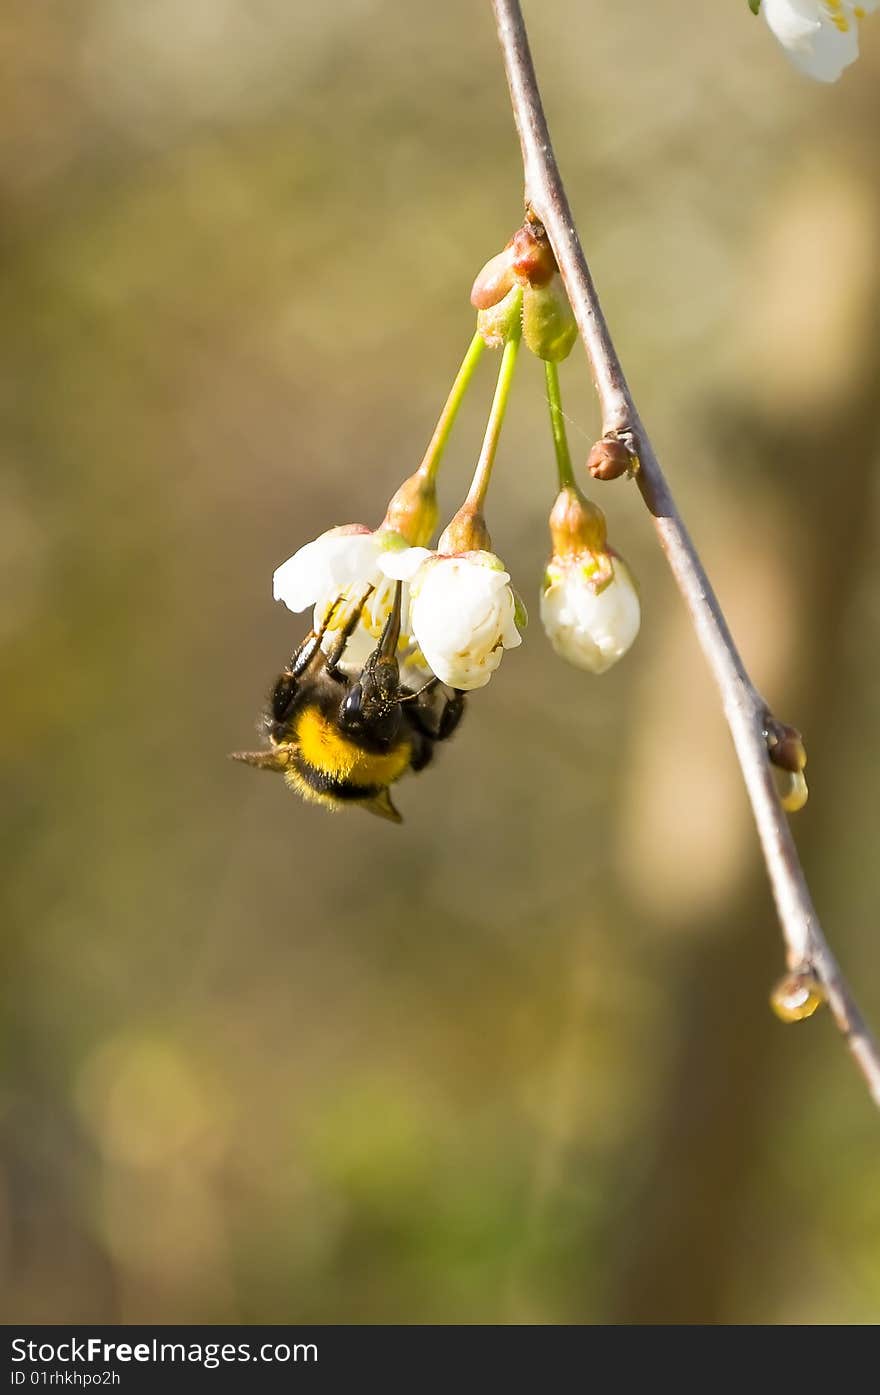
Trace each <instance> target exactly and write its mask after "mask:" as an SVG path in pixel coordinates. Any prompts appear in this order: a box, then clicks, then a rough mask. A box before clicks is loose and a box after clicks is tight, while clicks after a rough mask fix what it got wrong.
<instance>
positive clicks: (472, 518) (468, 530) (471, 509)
mask: <svg viewBox="0 0 880 1395" xmlns="http://www.w3.org/2000/svg"><path fill="white" fill-rule="evenodd" d="M437 551H438V552H444V553H456V552H491V551H492V539H491V537H490V536H489V529H488V528H487V526H486V520H485V518H484V517H483V514H482V511H481V510H480V509H478V508H477V507H476V505H475V504H471V503H469V502H468V501H467V500H465V502H464V503H463V504H462V506H461V508H460V509H459V510H458V513H456V514H455V515H454V516H453V517H452V518H451V519H450V521H449V523H448V524H447V525H446V527H445V528H444V530H443V532H442V533H441V534H440V541H439V542H438V544H437Z"/></svg>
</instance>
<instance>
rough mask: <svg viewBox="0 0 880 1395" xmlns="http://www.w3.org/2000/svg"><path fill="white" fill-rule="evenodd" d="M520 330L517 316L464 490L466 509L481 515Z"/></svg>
mask: <svg viewBox="0 0 880 1395" xmlns="http://www.w3.org/2000/svg"><path fill="white" fill-rule="evenodd" d="M521 337H522V329H521V326H520V322H519V316H517V317H516V321H515V323H514V327H513V328H512V329H511V332H510V337H509V338H508V340H507V343H506V344H505V345H504V352H503V353H502V355H501V367H500V368H499V370H498V382H497V383H496V385H495V396H494V397H493V398H492V408H491V410H490V412H489V420H488V422H487V423H486V434H485V436H484V437H483V445H482V447H481V449H480V458H479V460H478V461H477V468H476V469H475V471H474V478H473V482H472V483H471V487H470V489H469V490H468V496H467V499H466V500H465V504H466V505H468V506H470V508H472V509H475V510H477V511H478V512H480V513H482V511H483V505H484V504H485V502H486V493H487V491H488V489H489V481H490V479H491V478H492V466H493V465H494V464H495V453H496V451H497V450H498V441H499V439H500V437H501V427H502V425H503V423H504V414H505V412H506V411H507V399H508V398H509V397H510V388H511V384H512V383H513V370H514V369H515V368H516V359H517V354H518V353H519V345H520V339H521Z"/></svg>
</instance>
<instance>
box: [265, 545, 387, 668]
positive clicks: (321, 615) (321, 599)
mask: <svg viewBox="0 0 880 1395" xmlns="http://www.w3.org/2000/svg"><path fill="white" fill-rule="evenodd" d="M395 549H404V550H405V549H406V543H405V542H404V540H403V538H401V537H400V536H399V535H398V534H397V533H392V532H389V531H388V530H386V529H382V530H379V531H377V532H372V531H371V530H370V529H369V528H367V527H365V526H363V525H362V524H359V523H352V524H345V525H343V526H342V527H339V528H331V529H330V530H329V531H328V532H326V533H322V534H321V536H320V537H318V538H315V539H314V541H312V542H310V543H306V544H305V546H304V547H301V548H300V549H299V551H298V552H295V553H294V554H293V556H292V557H288V559H287V561H286V562H282V564H281V566H280V567H278V568H277V570H276V572H275V575H274V578H273V592H274V596H275V599H276V601H283V602H284V604H285V605H286V606H287V608H288V610H293V611H303V610H308V609H309V607H310V606H314V618H313V622H312V623H313V626H314V628H315V629H316V630H319V629H320V628H321V626H322V624H323V623H324V621H325V620H326V618H327V616H328V615H329V614H330V612H331V610H332V608H333V606H334V605H335V606H336V609H335V611H333V614H332V618H331V621H330V624H329V626H328V627H327V631H326V633H325V635H324V638H323V640H322V647H323V648H324V649H325V650H326V651H329V650H330V649H331V648H332V647H333V645H334V643H335V642H336V640H337V638H338V634H339V631H340V629H342V627H343V626H344V624H345V622H346V620H347V619H348V618H349V616H350V615H351V611H352V607H353V606H356V605H360V604H361V602H364V604H363V610H362V612H361V619H360V621H359V623H358V626H357V628H356V629H355V631H354V633H353V634H352V636H351V638H350V639H349V641H348V643H347V644H346V647H345V656H344V664H343V666H344V667H346V668H353V669H360V668H362V667H363V665H364V663H365V662H366V660H367V658H368V657H369V655H370V654H371V653H372V651H373V650H374V649H375V647H376V642H377V640H378V639H379V637H380V635H381V634H382V629H383V627H384V624H385V621H386V620H387V618H388V615H389V613H390V611H391V606H392V604H393V602H394V582H393V581H392V580H391V579H390V578H389V577H388V576H387V575H386V574H385V573H384V572H383V571H382V570H381V568H380V565H379V563H380V559H381V558H382V557H383V556H384V555H386V554H387V553H391V552H393V551H394V550H395ZM370 588H372V590H371V589H370ZM364 597H366V601H364ZM404 619H405V617H404ZM404 629H405V623H404Z"/></svg>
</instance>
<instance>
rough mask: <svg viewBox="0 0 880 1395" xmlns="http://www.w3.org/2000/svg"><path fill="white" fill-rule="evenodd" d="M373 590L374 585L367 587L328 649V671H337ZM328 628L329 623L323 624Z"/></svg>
mask: <svg viewBox="0 0 880 1395" xmlns="http://www.w3.org/2000/svg"><path fill="white" fill-rule="evenodd" d="M372 590H373V587H372V586H368V587H367V589H366V591H365V592H364V594H363V595H362V596H361V598H360V600H359V601H358V603H357V605H356V606H355V607H354V608H353V610H352V612H351V614H350V615H349V617H348V619H347V620H346V622H345V624H344V625H343V627H342V629H341V630H340V631H339V634H338V636H337V638H336V639H335V640H334V643H333V648H332V649H330V650H329V651H328V653H327V670H328V672H330V673H335V672H336V668H337V665H338V663H339V661H340V659H341V658H342V656H343V654H344V653H345V646H346V644H348V641H349V640H350V639H351V637H352V635H353V634H354V632H355V630H356V629H357V627H358V624H359V622H360V618H361V612H362V610H363V608H364V606H365V605H366V603H367V601H368V600H369V599H370V594H371V592H372ZM338 604H339V602H338V601H337V602H336V605H338ZM335 609H336V606H334V607H333V611H335ZM333 611H331V613H330V616H329V617H328V621H327V623H329V620H330V619H332V615H333ZM326 628H327V625H326V624H325V625H324V626H323V629H326Z"/></svg>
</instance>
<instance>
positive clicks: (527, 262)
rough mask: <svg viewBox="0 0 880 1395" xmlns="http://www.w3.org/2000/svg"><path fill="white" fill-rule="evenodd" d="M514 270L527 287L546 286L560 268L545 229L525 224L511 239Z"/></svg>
mask: <svg viewBox="0 0 880 1395" xmlns="http://www.w3.org/2000/svg"><path fill="white" fill-rule="evenodd" d="M510 245H511V248H512V252H513V269H514V271H515V272H516V275H517V276H518V277H519V279H520V281H522V282H523V283H524V284H525V285H529V286H546V285H547V284H548V282H550V281H552V279H553V277H554V276H555V275H556V272H557V270H558V267H557V265H556V258H555V257H554V255H553V249H552V248H551V246H550V243H549V241H548V239H547V234H546V233H545V232H544V229H543V228H542V227H541V226H540V224H538V225H534V224H531V223H525V224H523V226H522V227H521V228H519V229H518V230H517V231H516V232H515V233H514V234H513V237H512V239H511V243H510Z"/></svg>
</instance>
